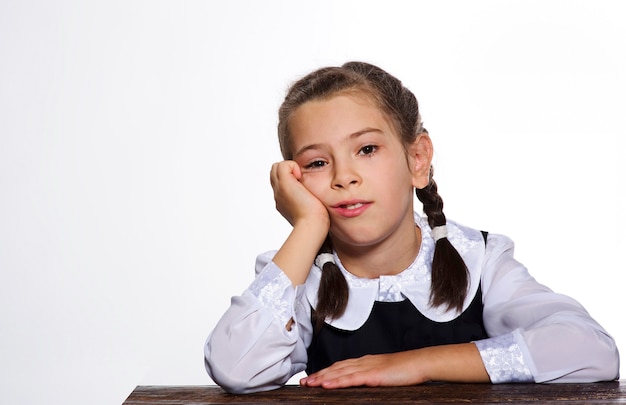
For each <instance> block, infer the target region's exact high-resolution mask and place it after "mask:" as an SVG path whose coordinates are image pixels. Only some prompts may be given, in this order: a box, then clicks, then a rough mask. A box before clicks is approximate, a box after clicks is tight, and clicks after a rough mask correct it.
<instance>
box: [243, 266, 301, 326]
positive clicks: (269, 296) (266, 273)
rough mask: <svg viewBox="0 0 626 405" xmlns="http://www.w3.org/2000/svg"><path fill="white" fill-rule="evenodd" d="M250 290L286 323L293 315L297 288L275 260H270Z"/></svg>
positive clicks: (279, 319)
mask: <svg viewBox="0 0 626 405" xmlns="http://www.w3.org/2000/svg"><path fill="white" fill-rule="evenodd" d="M248 291H250V292H251V293H252V294H253V295H254V296H255V297H257V298H258V300H259V301H260V302H261V305H263V306H264V307H266V308H269V309H271V310H272V313H273V314H274V318H275V319H276V320H278V321H279V322H280V323H281V324H283V325H285V324H287V322H288V321H289V319H291V318H292V317H293V303H294V300H295V295H296V293H295V289H294V288H293V287H292V285H291V280H289V278H288V277H287V276H286V275H285V273H283V271H282V270H281V269H280V268H279V267H278V266H277V265H276V264H274V262H270V263H268V264H267V266H265V268H264V269H263V270H261V272H260V273H259V274H258V275H257V276H256V278H255V279H254V281H253V282H252V284H250V287H248Z"/></svg>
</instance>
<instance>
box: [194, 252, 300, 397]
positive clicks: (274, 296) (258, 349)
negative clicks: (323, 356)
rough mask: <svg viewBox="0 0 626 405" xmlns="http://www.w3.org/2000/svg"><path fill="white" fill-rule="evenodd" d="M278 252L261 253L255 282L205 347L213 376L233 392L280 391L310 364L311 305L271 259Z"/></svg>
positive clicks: (234, 301) (235, 301)
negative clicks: (289, 325) (290, 322)
mask: <svg viewBox="0 0 626 405" xmlns="http://www.w3.org/2000/svg"><path fill="white" fill-rule="evenodd" d="M274 253H275V252H269V253H266V254H263V255H260V256H258V257H257V263H256V273H257V275H256V277H255V280H254V281H253V282H252V284H251V285H250V287H248V288H247V289H246V290H245V291H244V292H243V294H242V295H241V296H235V297H233V298H232V299H231V305H230V307H229V308H228V309H227V310H226V313H225V314H224V315H223V316H222V318H221V319H220V320H219V321H218V323H217V325H216V326H215V328H214V329H213V331H212V332H211V334H210V335H209V337H208V339H207V340H206V343H205V346H204V359H205V367H206V370H207V372H208V373H209V376H210V377H211V378H212V379H213V381H215V382H216V383H217V384H218V385H220V386H221V387H222V388H224V390H226V391H228V392H231V393H249V392H257V391H267V390H271V389H276V388H279V387H281V386H283V385H284V384H285V383H286V382H287V381H288V380H289V378H290V377H291V376H293V375H294V374H296V373H298V372H300V371H302V370H304V369H305V368H306V362H307V353H306V348H307V346H308V344H309V343H310V340H311V335H312V327H311V321H310V307H309V306H308V305H306V297H305V295H304V286H299V287H297V288H294V287H293V286H292V285H291V281H290V280H289V279H288V278H287V276H286V275H285V274H284V273H283V272H282V270H281V269H280V268H278V266H276V264H274V262H272V261H271V258H272V257H273V255H274ZM292 318H293V319H294V321H295V322H294V323H293V325H292V327H291V330H287V328H286V325H287V323H288V322H289V320H290V319H292Z"/></svg>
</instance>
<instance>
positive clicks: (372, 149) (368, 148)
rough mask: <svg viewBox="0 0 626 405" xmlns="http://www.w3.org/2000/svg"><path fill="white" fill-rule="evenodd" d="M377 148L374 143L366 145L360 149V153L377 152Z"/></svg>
mask: <svg viewBox="0 0 626 405" xmlns="http://www.w3.org/2000/svg"><path fill="white" fill-rule="evenodd" d="M376 149H377V148H376V146H374V145H367V146H364V147H362V148H361V150H360V151H359V155H371V154H372V153H374V152H376Z"/></svg>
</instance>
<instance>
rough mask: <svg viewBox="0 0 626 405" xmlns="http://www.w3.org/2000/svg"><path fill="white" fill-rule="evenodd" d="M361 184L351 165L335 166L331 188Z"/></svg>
mask: <svg viewBox="0 0 626 405" xmlns="http://www.w3.org/2000/svg"><path fill="white" fill-rule="evenodd" d="M360 182H361V177H360V176H359V175H358V173H357V172H356V170H354V168H353V167H352V166H351V165H347V164H341V165H338V164H335V171H334V176H333V188H346V187H348V186H351V185H356V184H359V183H360Z"/></svg>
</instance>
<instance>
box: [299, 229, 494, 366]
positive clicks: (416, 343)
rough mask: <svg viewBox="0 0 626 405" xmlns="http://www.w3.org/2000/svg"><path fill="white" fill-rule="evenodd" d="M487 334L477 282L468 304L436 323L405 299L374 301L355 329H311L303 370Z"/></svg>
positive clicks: (484, 337)
mask: <svg viewBox="0 0 626 405" xmlns="http://www.w3.org/2000/svg"><path fill="white" fill-rule="evenodd" d="M485 239H486V237H485ZM312 313H314V311H312ZM488 337H489V336H488V335H487V332H486V331H485V326H484V325H483V304H482V292H481V287H480V285H479V286H478V289H477V291H476V295H475V296H474V298H473V299H472V302H471V304H470V305H469V307H467V308H466V309H465V311H463V312H462V313H461V314H460V315H459V316H458V317H456V318H455V319H452V320H451V321H448V322H435V321H433V320H431V319H429V318H427V317H426V316H424V315H423V314H422V313H421V312H420V311H419V310H418V309H417V308H415V306H414V305H413V303H411V301H410V300H408V299H405V300H404V301H399V302H382V301H376V302H375V303H374V306H373V308H372V312H371V314H370V316H369V318H368V319H367V321H366V322H365V323H364V324H363V326H361V327H360V328H359V329H357V330H354V331H348V330H342V329H338V328H335V327H333V326H331V325H329V324H327V323H324V324H323V326H322V327H321V328H320V330H314V332H313V339H312V341H311V344H310V345H309V348H308V349H307V353H308V362H307V368H306V372H307V374H312V373H314V372H316V371H319V370H321V369H324V368H326V367H328V366H330V365H332V364H333V363H335V362H337V361H340V360H345V359H351V358H357V357H361V356H364V355H366V354H383V353H395V352H400V351H406V350H412V349H420V348H423V347H429V346H438V345H445V344H453V343H468V342H471V341H474V340H480V339H486V338H488Z"/></svg>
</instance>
